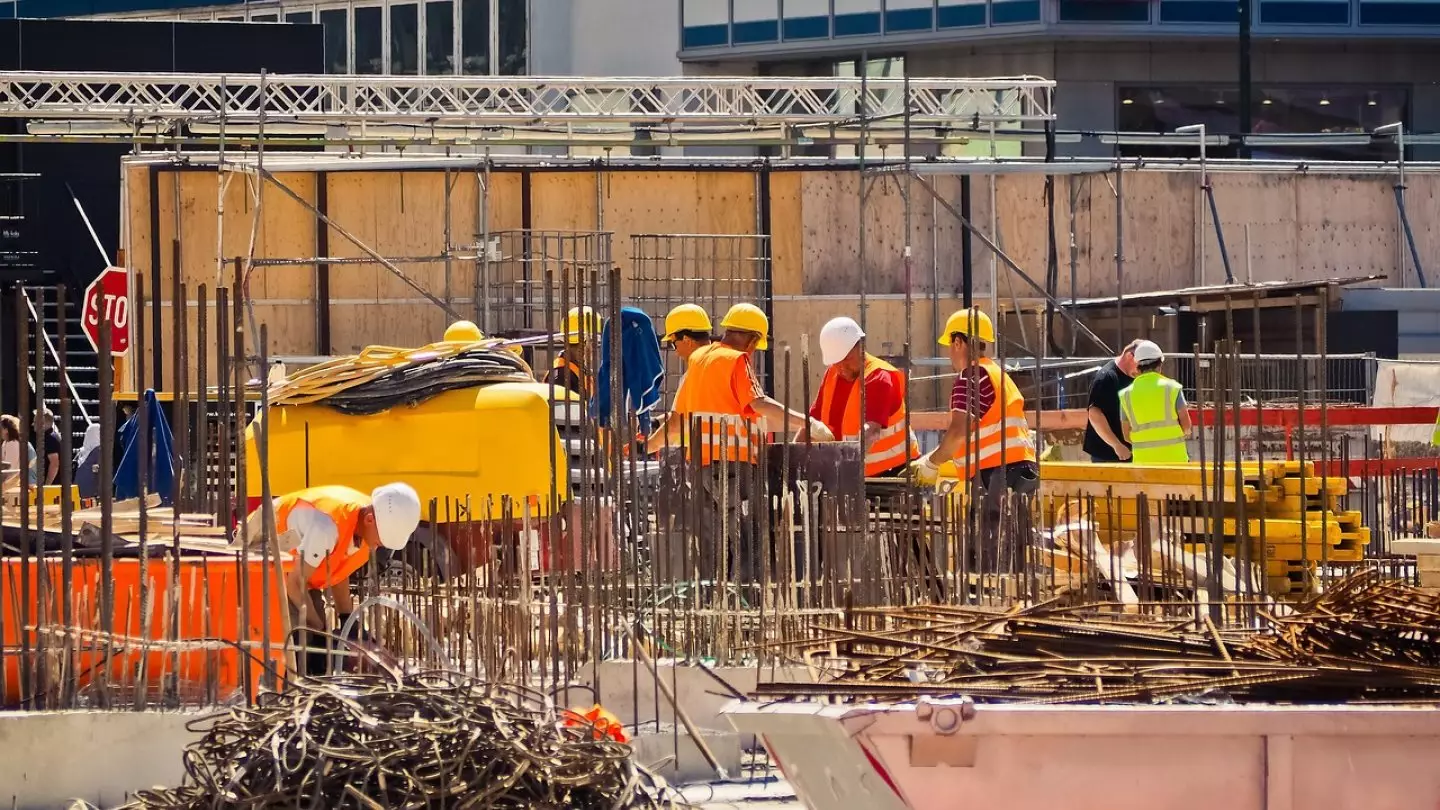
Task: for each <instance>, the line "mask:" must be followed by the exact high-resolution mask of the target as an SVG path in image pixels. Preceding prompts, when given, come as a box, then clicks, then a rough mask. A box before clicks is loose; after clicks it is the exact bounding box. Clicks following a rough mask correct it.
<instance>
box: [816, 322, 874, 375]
mask: <svg viewBox="0 0 1440 810" xmlns="http://www.w3.org/2000/svg"><path fill="white" fill-rule="evenodd" d="M863 337H865V333H864V332H862V331H860V324H858V323H856V322H855V321H854V319H853V318H845V317H840V318H831V319H830V320H829V321H826V322H825V325H824V326H822V327H820V361H821V362H823V363H824V364H825V365H827V366H833V365H835V364H836V363H838V362H840V361H841V360H844V359H845V355H847V354H849V353H850V350H851V349H853V348H855V344H856V343H859V342H860V338H863Z"/></svg>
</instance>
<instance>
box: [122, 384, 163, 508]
mask: <svg viewBox="0 0 1440 810" xmlns="http://www.w3.org/2000/svg"><path fill="white" fill-rule="evenodd" d="M142 412H144V413H145V414H146V415H147V417H148V419H149V422H150V424H149V425H148V427H149V431H148V432H149V434H150V435H149V436H146V437H144V444H143V447H142V446H141V436H140V414H141V413H142ZM120 447H121V455H120V465H119V466H118V467H116V469H115V498H116V499H117V500H120V499H124V498H138V497H140V454H141V453H142V452H145V453H149V454H150V469H149V470H148V471H147V472H148V473H149V476H148V478H149V481H147V482H146V483H147V486H146V488H145V489H146V491H147V492H154V493H158V494H159V495H160V503H162V504H164V505H166V506H170V505H171V500H172V495H173V494H174V491H175V466H174V464H175V462H174V459H175V453H174V447H175V437H174V436H173V435H172V434H171V433H170V423H169V422H168V421H166V419H165V412H164V411H163V410H161V409H160V400H158V399H156V398H155V392H154V391H152V390H149V389H146V391H145V397H144V400H143V401H142V402H141V404H140V407H139V408H136V409H135V413H134V414H132V415H131V416H130V419H129V420H128V421H126V422H125V424H124V425H123V426H121V428H120Z"/></svg>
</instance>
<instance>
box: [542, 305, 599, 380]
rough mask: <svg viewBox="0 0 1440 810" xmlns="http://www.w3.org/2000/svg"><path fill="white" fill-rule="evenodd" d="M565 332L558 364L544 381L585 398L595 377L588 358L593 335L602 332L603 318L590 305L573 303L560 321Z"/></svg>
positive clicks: (557, 360) (562, 330) (556, 363)
mask: <svg viewBox="0 0 1440 810" xmlns="http://www.w3.org/2000/svg"><path fill="white" fill-rule="evenodd" d="M560 331H561V332H562V333H564V335H565V348H564V350H562V351H561V352H560V354H559V356H558V357H556V358H555V365H554V366H552V367H551V369H550V372H549V373H548V374H546V375H545V382H547V383H550V384H551V385H555V386H559V387H560V388H564V389H566V390H568V391H573V392H575V394H576V395H578V396H579V397H580V398H581V399H582V400H588V399H590V396H591V393H592V392H593V391H594V390H595V380H594V378H593V377H592V376H591V374H590V369H589V368H588V367H587V364H586V361H585V355H586V349H587V347H588V346H589V344H590V339H591V338H592V337H594V336H595V335H598V334H600V318H599V316H597V315H596V314H595V310H593V309H591V308H590V307H574V308H572V309H571V310H570V312H569V313H567V314H566V315H565V320H564V321H563V322H561V324H560Z"/></svg>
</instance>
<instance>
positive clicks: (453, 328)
mask: <svg viewBox="0 0 1440 810" xmlns="http://www.w3.org/2000/svg"><path fill="white" fill-rule="evenodd" d="M484 339H485V336H484V335H482V334H480V327H478V326H476V325H475V324H473V323H471V322H470V321H456V322H454V323H452V324H450V326H449V327H448V328H447V329H446V330H445V342H446V343H474V342H475V341H477V340H484Z"/></svg>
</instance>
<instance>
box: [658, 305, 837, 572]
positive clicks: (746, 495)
mask: <svg viewBox="0 0 1440 810" xmlns="http://www.w3.org/2000/svg"><path fill="white" fill-rule="evenodd" d="M720 325H721V327H723V328H724V330H725V334H724V336H723V337H722V339H721V340H720V342H718V343H711V344H709V345H705V346H700V347H698V348H696V349H695V350H694V351H693V352H692V353H691V354H690V357H689V363H688V367H687V369H686V371H685V376H684V377H682V378H681V380H680V390H679V391H678V392H676V395H675V408H674V414H673V416H672V418H670V419H667V420H666V422H665V426H664V429H663V430H662V431H658V432H657V434H656V437H654V438H652V440H651V441H652V443H653V444H654V445H658V446H661V447H664V446H672V447H674V446H683V447H684V448H685V457H686V459H688V460H689V461H690V462H691V463H698V464H699V465H701V467H702V468H703V470H702V472H701V475H700V482H701V484H700V486H701V487H702V490H703V491H702V492H701V493H699V494H698V495H699V497H698V500H699V503H700V508H701V514H700V515H699V519H698V520H697V521H695V524H694V526H695V530H696V534H697V539H698V541H699V546H700V547H699V560H698V563H699V567H700V571H701V578H702V579H712V578H715V577H717V576H718V575H720V574H721V573H722V572H725V571H728V572H729V573H730V574H731V575H732V576H733V578H735V579H737V580H739V581H742V582H743V581H753V580H754V576H755V572H756V564H757V552H758V548H759V546H760V536H761V534H762V533H763V532H764V530H765V526H766V522H767V519H766V518H765V517H764V516H763V515H761V514H759V513H760V512H761V509H762V507H761V502H760V501H759V500H758V499H757V495H759V493H758V492H756V489H755V488H756V486H763V485H762V484H761V483H760V476H759V475H757V471H756V470H755V469H754V466H753V465H755V464H756V463H758V461H759V449H760V445H761V443H762V442H763V441H764V428H763V427H762V424H761V420H765V421H766V422H768V423H769V424H770V425H771V426H773V427H779V428H780V429H782V430H787V431H788V430H792V429H793V430H804V429H808V430H809V431H810V433H811V436H812V437H814V438H815V439H816V440H817V441H830V440H833V439H834V436H833V434H831V433H830V430H829V428H827V427H825V425H824V423H822V422H820V421H819V420H818V419H811V418H809V417H807V416H805V415H804V414H802V413H798V412H796V411H793V410H790V409H789V408H786V407H785V406H783V405H781V404H780V403H779V402H776V401H775V400H774V399H772V398H771V397H768V396H766V395H765V391H764V389H763V388H761V386H760V381H759V379H757V378H756V376H755V371H754V369H753V368H751V367H750V363H749V356H750V354H751V353H752V352H754V351H757V350H763V349H765V348H767V347H768V346H769V340H768V338H769V332H770V321H769V319H768V318H766V317H765V313H764V312H762V311H761V310H760V308H759V307H757V306H754V305H753V304H736V305H735V306H733V307H731V308H730V311H729V312H727V313H726V314H725V318H724V319H723V320H721V321H720ZM719 462H725V463H719ZM687 478H688V476H687ZM742 516H744V517H745V519H743V520H742ZM727 528H728V532H726V534H725V535H724V536H726V537H729V538H735V541H736V542H735V547H733V548H732V549H731V551H730V554H729V555H728V556H729V559H727V560H724V561H722V560H721V559H720V557H719V554H720V538H721V532H722V530H725V529H727ZM722 562H723V566H722Z"/></svg>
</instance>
